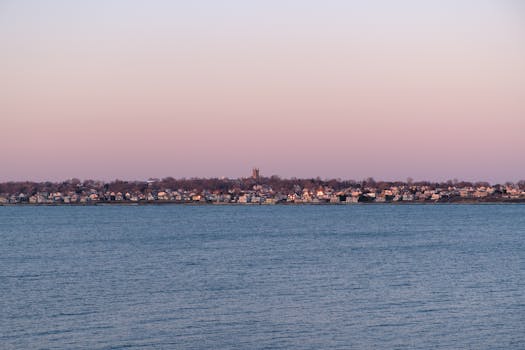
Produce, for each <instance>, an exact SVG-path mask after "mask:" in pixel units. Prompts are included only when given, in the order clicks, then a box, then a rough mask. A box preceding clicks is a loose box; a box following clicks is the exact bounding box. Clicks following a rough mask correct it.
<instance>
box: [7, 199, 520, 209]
mask: <svg viewBox="0 0 525 350" xmlns="http://www.w3.org/2000/svg"><path fill="white" fill-rule="evenodd" d="M451 204H459V205H473V204H479V205H487V204H504V205H508V204H525V199H505V200H486V201H479V200H456V201H396V202H359V203H330V202H326V203H287V202H282V203H274V204H265V203H224V202H219V203H214V202H212V203H206V202H178V201H142V202H131V201H118V202H117V201H113V202H96V203H2V204H0V207H93V206H164V205H175V206H177V205H179V206H236V207H237V206H251V207H253V206H262V207H268V206H270V207H271V206H349V207H351V206H362V205H366V206H369V205H396V206H397V205H451Z"/></svg>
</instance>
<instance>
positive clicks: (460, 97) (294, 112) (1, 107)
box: [0, 0, 525, 182]
mask: <svg viewBox="0 0 525 350" xmlns="http://www.w3.org/2000/svg"><path fill="white" fill-rule="evenodd" d="M182 3H183V2H181V3H180V4H179V3H178V2H168V1H152V2H138V1H137V2H135V1H108V2H106V1H92V2H91V1H90V2H74V3H73V2H67V1H49V2H45V6H44V4H43V2H39V1H4V2H2V3H1V4H0V43H1V44H2V45H0V135H1V136H0V149H1V151H0V181H5V180H26V179H30V180H61V179H67V178H71V177H78V178H82V179H85V178H96V179H113V178H124V179H143V178H147V177H163V176H174V177H183V176H185V177H191V176H206V177H211V176H229V177H238V176H247V175H249V171H250V168H251V167H252V166H258V167H260V168H261V172H262V174H263V175H272V174H278V175H281V176H286V177H289V176H296V177H315V176H321V177H335V178H346V179H356V180H360V179H363V178H366V177H369V176H372V177H374V178H376V179H385V180H390V179H400V180H404V179H406V178H407V177H413V178H414V179H429V180H447V179H451V178H458V179H466V180H487V181H491V182H503V181H507V180H510V181H516V180H519V179H524V178H525V162H524V161H523V154H524V151H525V136H524V134H525V12H524V11H525V8H524V7H523V6H521V5H520V3H519V2H517V1H510V0H508V1H506V0H500V1H496V0H495V1H435V2H432V1H428V2H424V3H425V4H421V2H420V1H400V2H396V5H393V2H389V1H370V2H365V1H363V2H357V1H353V2H352V1H327V2H324V1H317V2H316V1H268V2H260V3H259V2H243V1H224V2H221V4H220V5H219V4H218V3H217V2H212V1H196V2H192V4H191V5H190V4H182Z"/></svg>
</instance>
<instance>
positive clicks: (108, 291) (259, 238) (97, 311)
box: [0, 205, 525, 349]
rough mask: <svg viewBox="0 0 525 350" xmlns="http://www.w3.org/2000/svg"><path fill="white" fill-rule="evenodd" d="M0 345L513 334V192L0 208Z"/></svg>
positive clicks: (384, 344)
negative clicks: (347, 202) (505, 197)
mask: <svg viewBox="0 0 525 350" xmlns="http://www.w3.org/2000/svg"><path fill="white" fill-rule="evenodd" d="M0 348H1V349H130V348H131V349H132V348H139V349H149V348H151V349H525V205H355V206H182V205H167V206H97V207H64V206H62V207H0Z"/></svg>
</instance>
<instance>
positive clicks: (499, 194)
mask: <svg viewBox="0 0 525 350" xmlns="http://www.w3.org/2000/svg"><path fill="white" fill-rule="evenodd" d="M478 202H479V203H492V202H505V203H507V202H508V203H516V202H524V203H525V181H524V180H521V181H519V182H517V183H511V182H507V183H504V184H489V183H487V182H475V183H472V182H466V181H458V180H449V181H446V182H429V181H413V180H411V179H407V180H406V181H375V180H374V179H373V178H368V179H366V180H362V181H353V180H340V179H320V178H310V179H297V178H290V179H282V178H280V177H278V176H275V175H274V176H270V177H264V176H261V175H260V173H259V169H257V168H254V169H253V170H252V174H251V176H250V177H245V178H238V179H230V178H191V179H186V178H183V179H175V178H172V177H167V178H163V179H154V178H150V179H148V180H145V181H122V180H115V181H111V182H104V181H94V180H84V181H81V180H79V179H70V180H67V181H63V182H29V181H25V182H4V183H0V205H17V204H19V205H24V204H33V205H96V204H119V203H120V204H165V203H174V204H176V203H180V204H246V205H248V204H251V205H263V204H268V205H271V204H358V203H478Z"/></svg>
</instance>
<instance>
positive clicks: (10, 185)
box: [0, 176, 525, 195]
mask: <svg viewBox="0 0 525 350" xmlns="http://www.w3.org/2000/svg"><path fill="white" fill-rule="evenodd" d="M256 185H260V186H267V187H271V188H272V189H273V190H274V191H275V192H283V193H292V192H300V191H302V189H304V188H307V189H309V190H316V189H319V188H322V187H330V188H332V189H333V190H336V191H340V190H343V189H347V188H375V189H377V190H383V189H388V188H391V187H393V186H418V187H421V186H427V187H428V188H430V189H435V188H448V187H451V186H453V187H456V188H467V187H489V186H490V184H489V183H487V182H468V181H457V180H449V181H447V182H441V183H440V182H430V181H412V180H411V179H407V181H375V180H374V179H373V178H368V179H366V180H362V181H355V180H341V179H321V178H319V177H318V178H307V179H298V178H289V179H283V178H280V177H279V176H271V177H261V178H258V179H254V178H239V179H227V178H189V179H187V178H182V179H175V178H173V177H166V178H163V179H155V180H148V181H124V180H114V181H111V182H103V181H96V180H83V181H81V180H79V179H70V180H66V181H63V182H30V181H23V182H4V183H0V193H9V194H15V193H24V194H26V195H34V194H36V193H38V192H40V193H41V192H48V193H52V192H61V193H64V192H75V193H79V194H80V193H83V192H85V191H89V190H92V189H95V190H97V191H111V192H122V193H124V192H142V193H145V192H148V191H153V190H155V191H162V190H165V189H172V190H178V189H182V190H185V191H193V190H195V191H199V192H202V191H205V190H208V191H219V192H223V193H225V192H228V191H238V192H242V191H246V190H251V189H253V187H254V186H256ZM503 186H512V187H515V188H520V189H525V180H521V181H519V182H518V183H510V182H507V183H505V184H497V185H493V186H492V187H495V188H496V189H498V188H502V187H503Z"/></svg>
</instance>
